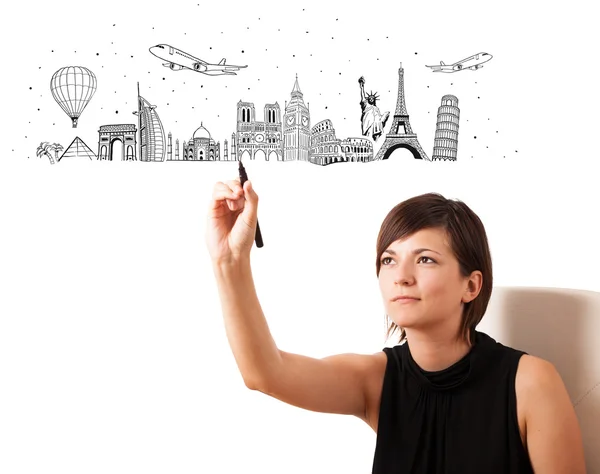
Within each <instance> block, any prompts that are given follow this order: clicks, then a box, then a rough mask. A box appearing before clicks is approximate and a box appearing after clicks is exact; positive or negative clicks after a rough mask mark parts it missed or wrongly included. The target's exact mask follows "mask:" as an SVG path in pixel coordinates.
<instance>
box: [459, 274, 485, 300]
mask: <svg viewBox="0 0 600 474" xmlns="http://www.w3.org/2000/svg"><path fill="white" fill-rule="evenodd" d="M482 284H483V274H482V273H481V272H480V271H479V270H475V271H473V272H472V273H471V275H470V276H469V279H468V280H467V288H466V289H465V292H464V293H463V296H462V300H461V301H462V302H463V303H470V302H471V301H473V300H474V299H475V298H477V295H478V294H479V292H480V291H481V285H482Z"/></svg>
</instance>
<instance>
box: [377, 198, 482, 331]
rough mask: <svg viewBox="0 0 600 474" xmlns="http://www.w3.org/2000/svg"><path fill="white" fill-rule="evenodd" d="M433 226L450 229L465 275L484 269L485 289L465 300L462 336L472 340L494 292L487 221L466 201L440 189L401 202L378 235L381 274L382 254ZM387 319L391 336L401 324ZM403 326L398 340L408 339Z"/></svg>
mask: <svg viewBox="0 0 600 474" xmlns="http://www.w3.org/2000/svg"><path fill="white" fill-rule="evenodd" d="M431 228H440V229H443V230H445V231H446V234H447V236H448V239H449V241H448V244H449V245H450V248H451V249H452V251H453V253H454V256H455V257H456V259H457V260H458V264H459V268H460V273H461V275H462V276H464V277H466V276H469V275H470V274H471V272H473V271H475V270H479V271H480V272H481V273H482V276H483V278H482V280H483V281H482V286H481V291H480V292H479V294H478V295H477V297H476V298H475V299H474V300H473V301H470V302H469V303H465V305H464V308H463V314H462V321H461V326H460V337H461V338H463V339H464V340H465V341H469V340H470V341H471V342H472V341H474V332H475V327H476V326H477V325H478V324H479V322H480V321H481V318H483V315H484V314H485V310H486V308H487V305H488V302H489V300H490V297H491V295H492V285H493V278H492V257H491V254H490V248H489V245H488V239H487V235H486V233H485V228H484V227H483V223H482V222H481V220H480V219H479V217H478V216H477V214H475V213H474V212H473V211H472V210H471V209H470V208H469V207H468V206H467V205H466V204H465V203H463V202H462V201H460V200H451V199H446V198H445V197H443V196H442V195H441V194H438V193H428V194H422V195H420V196H415V197H413V198H410V199H407V200H406V201H403V202H401V203H400V204H397V205H396V206H395V207H394V208H393V209H392V210H391V211H390V212H389V213H388V215H387V216H386V217H385V219H384V220H383V223H382V224H381V229H380V230H379V235H378V237H377V260H376V263H375V265H376V268H377V277H379V271H380V269H381V255H382V254H383V252H384V251H385V250H386V249H387V248H388V247H389V246H390V245H391V244H392V243H393V242H395V241H396V240H398V239H402V238H405V237H409V236H411V235H412V234H414V233H416V232H418V231H420V230H422V229H431ZM386 320H387V323H388V328H387V335H386V337H387V338H389V337H390V335H391V334H393V333H394V332H395V331H396V330H397V329H399V328H400V327H399V326H398V325H396V323H394V322H393V321H391V320H390V318H389V316H388V315H387V314H386ZM400 329H401V334H400V340H399V341H398V343H402V341H404V340H405V339H406V331H405V330H404V328H400Z"/></svg>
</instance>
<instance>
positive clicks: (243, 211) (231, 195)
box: [206, 179, 258, 263]
mask: <svg viewBox="0 0 600 474" xmlns="http://www.w3.org/2000/svg"><path fill="white" fill-rule="evenodd" d="M257 208H258V195H257V194H256V193H255V192H254V189H253V188H252V183H251V182H250V181H249V180H248V181H246V182H245V183H244V188H243V189H242V187H241V185H240V180H239V179H234V180H230V181H226V182H225V183H223V182H221V181H219V182H217V183H216V184H215V186H214V188H213V195H212V199H211V201H210V205H209V207H208V217H207V222H206V243H207V246H208V251H209V253H210V257H211V259H212V260H213V262H215V263H221V262H232V261H236V260H240V259H242V258H246V257H248V256H249V255H250V250H252V245H253V243H254V238H255V235H256V223H257V217H256V216H257Z"/></svg>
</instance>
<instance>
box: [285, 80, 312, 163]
mask: <svg viewBox="0 0 600 474" xmlns="http://www.w3.org/2000/svg"><path fill="white" fill-rule="evenodd" d="M309 150H310V110H309V109H308V107H306V105H304V99H303V98H302V92H301V91H300V86H299V85H298V75H297V74H296V82H295V83H294V89H293V90H292V100H290V102H289V103H288V104H286V105H285V115H284V116H283V160H284V161H291V160H300V161H308V158H309V156H308V153H309Z"/></svg>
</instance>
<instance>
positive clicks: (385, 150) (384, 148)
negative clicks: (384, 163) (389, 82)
mask: <svg viewBox="0 0 600 474" xmlns="http://www.w3.org/2000/svg"><path fill="white" fill-rule="evenodd" d="M398 76H399V77H398V101H397V102H396V113H395V114H394V121H393V122H392V126H391V128H390V131H389V132H388V134H387V135H386V137H385V141H384V142H383V145H381V148H380V149H379V151H378V152H377V156H376V157H375V160H374V161H377V160H387V159H388V158H389V157H390V155H391V154H392V152H393V151H394V150H395V149H397V148H406V149H408V150H409V151H410V152H411V153H412V154H413V156H414V157H415V158H416V159H420V160H427V161H431V159H430V158H429V157H428V156H427V154H426V153H425V151H424V150H423V148H422V147H421V145H420V144H419V141H418V140H417V134H416V133H413V131H412V127H411V126H410V121H409V120H408V112H407V111H406V104H405V102H404V69H403V68H402V63H400V69H398Z"/></svg>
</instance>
